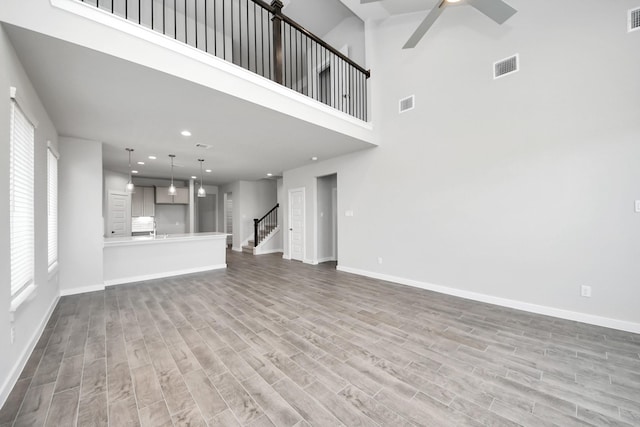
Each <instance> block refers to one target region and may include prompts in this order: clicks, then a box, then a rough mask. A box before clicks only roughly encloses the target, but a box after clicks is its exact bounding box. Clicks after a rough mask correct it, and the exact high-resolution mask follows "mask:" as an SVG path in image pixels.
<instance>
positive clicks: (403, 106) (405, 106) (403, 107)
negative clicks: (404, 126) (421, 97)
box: [400, 95, 416, 113]
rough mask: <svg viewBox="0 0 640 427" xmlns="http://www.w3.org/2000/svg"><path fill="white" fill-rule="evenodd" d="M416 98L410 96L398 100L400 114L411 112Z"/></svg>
mask: <svg viewBox="0 0 640 427" xmlns="http://www.w3.org/2000/svg"><path fill="white" fill-rule="evenodd" d="M415 101H416V96H415V95H411V96H407V97H406V98H402V99H401V100H400V112H401V113H404V112H407V111H409V110H413V109H414V108H415V106H416V103H415Z"/></svg>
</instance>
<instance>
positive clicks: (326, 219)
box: [315, 175, 338, 262]
mask: <svg viewBox="0 0 640 427" xmlns="http://www.w3.org/2000/svg"><path fill="white" fill-rule="evenodd" d="M337 186H338V178H337V176H336V175H329V176H323V177H319V178H318V181H317V199H316V219H315V221H316V224H317V236H318V237H317V251H318V253H317V259H316V260H315V261H316V262H323V261H333V260H335V253H334V243H335V240H336V239H335V236H334V229H333V227H334V223H333V222H334V221H333V209H334V206H333V191H334V190H335V189H337Z"/></svg>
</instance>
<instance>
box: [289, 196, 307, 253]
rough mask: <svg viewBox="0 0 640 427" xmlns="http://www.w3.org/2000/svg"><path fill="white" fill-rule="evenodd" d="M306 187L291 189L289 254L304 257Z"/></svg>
mask: <svg viewBox="0 0 640 427" xmlns="http://www.w3.org/2000/svg"><path fill="white" fill-rule="evenodd" d="M304 226H305V221H304V188H297V189H295V190H289V254H290V256H291V259H295V260H298V261H302V260H303V259H304Z"/></svg>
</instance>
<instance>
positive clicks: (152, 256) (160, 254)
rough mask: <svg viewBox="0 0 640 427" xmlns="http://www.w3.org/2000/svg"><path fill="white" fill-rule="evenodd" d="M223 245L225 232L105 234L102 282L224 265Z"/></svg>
mask: <svg viewBox="0 0 640 427" xmlns="http://www.w3.org/2000/svg"><path fill="white" fill-rule="evenodd" d="M226 248H227V234H226V233H186V234H169V235H167V234H162V235H161V234H158V235H157V236H129V237H108V238H105V239H104V251H103V268H104V284H105V286H111V285H119V284H122V283H131V282H139V281H142V280H150V279H158V278H161V277H171V276H178V275H181V274H189V273H197V272H200V271H208V270H216V269H221V268H226V267H227V252H226Z"/></svg>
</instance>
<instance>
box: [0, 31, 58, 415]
mask: <svg viewBox="0 0 640 427" xmlns="http://www.w3.org/2000/svg"><path fill="white" fill-rule="evenodd" d="M0 87H2V90H3V92H2V93H3V94H4V98H3V100H2V102H0V134H2V135H3V141H5V142H4V143H3V144H0V186H1V187H2V188H3V189H8V188H9V135H10V117H11V116H10V114H11V110H10V107H11V103H10V101H9V87H15V88H16V90H17V96H18V100H19V102H20V105H21V108H23V110H24V111H25V113H26V114H27V116H28V117H29V118H30V119H31V120H34V121H36V122H37V123H36V124H37V128H36V132H35V187H34V198H35V205H34V210H35V216H34V221H35V224H34V225H35V270H34V274H35V275H34V280H35V285H36V287H37V288H36V292H35V294H32V296H31V298H30V299H29V300H27V301H26V302H24V303H23V304H22V305H20V306H19V307H18V309H17V310H16V311H15V313H13V315H12V314H11V313H10V312H9V308H10V305H11V290H10V286H9V284H10V283H11V250H10V248H11V245H10V238H9V232H10V222H9V197H8V196H7V194H8V191H7V190H5V191H3V192H2V194H3V195H4V196H3V197H1V198H0V283H2V284H3V286H1V287H0V348H1V349H2V350H1V351H0V406H2V404H3V403H4V401H5V400H6V398H7V396H8V394H9V392H10V391H11V388H12V387H13V385H14V384H15V382H16V381H17V379H18V376H19V375H20V372H21V370H22V368H23V366H24V364H25V363H26V361H27V358H28V357H29V355H30V353H31V350H32V349H33V347H34V346H35V344H36V342H37V340H38V338H39V337H40V333H41V332H42V329H43V328H44V326H45V323H46V322H47V320H48V318H49V316H50V314H51V312H52V310H53V308H54V306H55V304H56V302H57V300H58V294H59V288H58V273H57V270H54V271H53V272H52V273H51V274H49V273H48V259H47V227H48V225H47V143H48V142H51V144H52V146H53V147H54V148H55V149H56V150H57V149H58V136H57V132H56V129H55V128H54V126H53V124H52V122H51V120H50V118H49V116H48V114H47V112H46V111H45V110H44V108H43V106H42V103H41V102H40V99H39V97H38V94H37V93H36V92H35V91H34V89H33V86H32V85H31V82H30V81H29V77H28V76H27V74H26V73H25V71H24V69H23V67H22V65H21V64H20V61H19V60H18V58H17V56H16V53H15V51H14V49H13V46H12V45H11V43H10V41H9V39H8V37H7V35H6V33H5V31H4V28H3V27H2V26H0ZM12 329H13V334H14V340H13V342H12V339H11V335H12V332H11V331H12Z"/></svg>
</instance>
